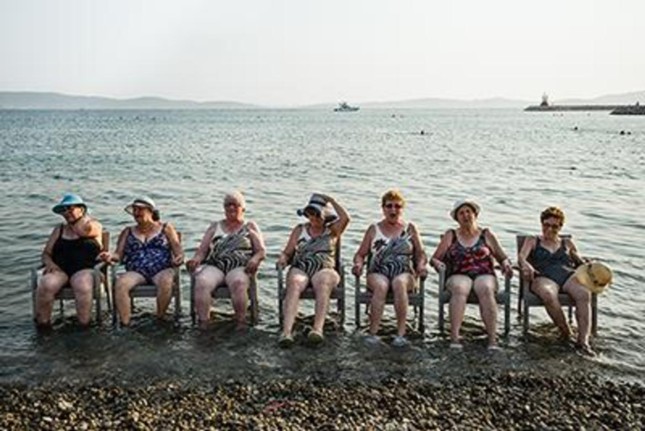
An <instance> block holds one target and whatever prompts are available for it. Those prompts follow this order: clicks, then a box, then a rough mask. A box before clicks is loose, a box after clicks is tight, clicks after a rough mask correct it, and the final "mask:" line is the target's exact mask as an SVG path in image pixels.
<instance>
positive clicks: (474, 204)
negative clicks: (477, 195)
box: [450, 199, 481, 220]
mask: <svg viewBox="0 0 645 431" xmlns="http://www.w3.org/2000/svg"><path fill="white" fill-rule="evenodd" d="M464 205H468V206H470V207H471V208H472V209H474V210H475V215H476V216H478V217H479V213H480V211H481V207H480V206H479V204H478V203H477V202H475V201H474V200H473V199H460V200H458V201H456V202H455V204H454V205H453V206H452V209H451V210H450V217H452V218H453V219H455V220H457V211H459V208H461V207H463V206H464Z"/></svg>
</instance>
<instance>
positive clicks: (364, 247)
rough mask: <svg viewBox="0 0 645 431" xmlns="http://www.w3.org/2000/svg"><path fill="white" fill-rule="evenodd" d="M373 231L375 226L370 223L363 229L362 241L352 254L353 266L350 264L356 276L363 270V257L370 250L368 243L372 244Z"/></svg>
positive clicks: (374, 231)
mask: <svg viewBox="0 0 645 431" xmlns="http://www.w3.org/2000/svg"><path fill="white" fill-rule="evenodd" d="M375 233H376V228H375V227H374V225H370V227H368V228H367V230H366V231H365V235H363V241H361V245H360V246H359V247H358V250H357V251H356V254H355V255H354V266H352V273H353V274H354V275H355V276H357V277H360V275H361V273H362V272H363V265H364V264H365V258H366V257H367V255H368V253H369V252H370V245H371V244H372V240H373V239H374V235H375Z"/></svg>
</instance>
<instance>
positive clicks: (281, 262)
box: [276, 224, 302, 268]
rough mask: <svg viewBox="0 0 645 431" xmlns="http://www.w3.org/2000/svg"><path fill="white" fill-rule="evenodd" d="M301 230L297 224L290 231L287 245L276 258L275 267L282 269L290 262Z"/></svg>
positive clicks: (300, 226)
mask: <svg viewBox="0 0 645 431" xmlns="http://www.w3.org/2000/svg"><path fill="white" fill-rule="evenodd" d="M301 230H302V225H301V224H299V225H298V226H296V227H294V228H293V230H292V231H291V235H289V240H288V241H287V245H285V247H284V250H282V252H281V253H280V257H279V258H278V262H277V263H276V266H277V267H279V268H284V267H285V266H287V265H288V264H289V261H291V258H292V257H293V253H294V252H295V251H296V244H297V243H298V237H299V236H300V232H301Z"/></svg>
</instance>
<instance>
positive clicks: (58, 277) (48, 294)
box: [36, 271, 69, 326]
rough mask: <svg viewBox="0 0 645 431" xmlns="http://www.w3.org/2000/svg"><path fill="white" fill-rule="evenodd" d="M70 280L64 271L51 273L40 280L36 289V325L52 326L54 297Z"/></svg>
mask: <svg viewBox="0 0 645 431" xmlns="http://www.w3.org/2000/svg"><path fill="white" fill-rule="evenodd" d="M68 280H69V278H68V277H67V274H65V273H64V272H62V271H56V272H50V273H49V274H45V275H43V276H42V277H41V278H40V282H39V283H38V287H37V288H36V324H38V325H39V326H49V325H51V318H52V308H53V307H54V297H55V296H56V294H57V293H58V292H59V291H60V290H61V289H62V287H63V286H65V284H67V281H68Z"/></svg>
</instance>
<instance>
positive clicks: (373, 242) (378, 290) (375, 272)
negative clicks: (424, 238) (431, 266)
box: [352, 190, 427, 347]
mask: <svg viewBox="0 0 645 431" xmlns="http://www.w3.org/2000/svg"><path fill="white" fill-rule="evenodd" d="M404 207H405V199H404V198H403V195H402V194H401V193H400V192H399V191H397V190H389V191H387V192H386V193H385V194H384V195H383V196H382V197H381V209H382V211H383V219H382V220H381V221H379V222H378V223H374V224H372V225H370V227H369V228H368V229H367V231H366V232H365V235H364V237H363V241H362V243H361V245H360V247H359V249H358V251H357V252H356V255H355V256H354V266H353V268H352V272H353V273H354V275H357V276H360V274H361V273H362V272H363V266H364V264H365V259H366V258H367V256H368V255H370V261H369V265H368V267H367V288H368V289H369V290H371V291H372V302H371V304H370V310H371V311H370V328H369V333H370V335H369V336H368V338H367V340H368V342H370V343H376V342H378V338H377V337H376V334H377V332H378V330H379V327H380V325H381V317H382V316H383V309H384V307H385V299H386V296H387V293H388V291H389V290H390V289H392V292H393V293H394V311H395V314H396V322H397V336H396V337H395V338H394V340H393V341H392V344H393V345H395V346H398V347H402V346H405V345H406V344H407V343H408V341H407V339H406V338H405V331H406V318H407V311H408V292H410V291H412V289H414V286H415V276H425V275H426V274H427V269H426V264H427V258H426V254H425V251H424V250H423V244H422V243H421V237H420V235H419V232H418V230H417V228H416V226H415V225H414V224H413V223H409V222H406V221H405V220H404V219H403V209H404Z"/></svg>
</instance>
